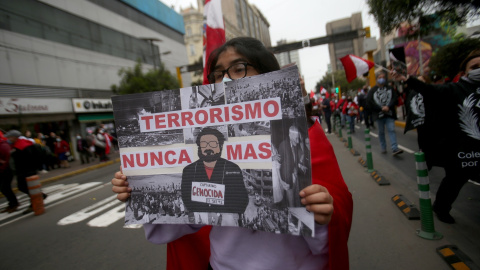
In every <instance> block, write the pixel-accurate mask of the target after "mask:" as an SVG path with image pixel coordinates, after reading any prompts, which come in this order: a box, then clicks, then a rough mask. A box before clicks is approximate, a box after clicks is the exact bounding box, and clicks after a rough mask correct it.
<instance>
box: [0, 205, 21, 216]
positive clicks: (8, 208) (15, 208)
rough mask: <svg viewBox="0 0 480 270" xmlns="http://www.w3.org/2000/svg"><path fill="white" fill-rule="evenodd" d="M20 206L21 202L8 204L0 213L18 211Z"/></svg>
mask: <svg viewBox="0 0 480 270" xmlns="http://www.w3.org/2000/svg"><path fill="white" fill-rule="evenodd" d="M18 206H20V204H17V205H16V206H8V207H7V208H5V209H3V210H2V211H0V213H9V214H10V213H13V212H15V211H17V208H18Z"/></svg>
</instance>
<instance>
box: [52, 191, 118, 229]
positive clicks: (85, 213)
mask: <svg viewBox="0 0 480 270" xmlns="http://www.w3.org/2000/svg"><path fill="white" fill-rule="evenodd" d="M118 203H122V202H120V201H117V196H116V195H113V196H112V197H109V198H106V199H104V200H101V201H99V202H97V203H96V204H93V205H91V206H89V207H87V208H84V209H82V210H80V211H78V212H75V213H73V214H71V215H69V216H67V217H64V218H62V219H61V220H60V221H58V222H57V225H69V224H73V223H77V222H80V221H83V220H85V219H87V218H89V217H91V216H93V215H96V214H97V213H100V212H101V211H103V210H105V209H107V208H110V207H112V206H115V205H117V204H118Z"/></svg>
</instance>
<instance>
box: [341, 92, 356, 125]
mask: <svg viewBox="0 0 480 270" xmlns="http://www.w3.org/2000/svg"><path fill="white" fill-rule="evenodd" d="M342 113H343V114H344V115H346V116H347V120H348V122H349V125H350V126H349V128H350V133H355V121H356V120H357V115H358V105H357V104H356V103H355V102H353V99H352V97H351V96H348V97H347V101H346V103H345V105H344V106H343V111H342Z"/></svg>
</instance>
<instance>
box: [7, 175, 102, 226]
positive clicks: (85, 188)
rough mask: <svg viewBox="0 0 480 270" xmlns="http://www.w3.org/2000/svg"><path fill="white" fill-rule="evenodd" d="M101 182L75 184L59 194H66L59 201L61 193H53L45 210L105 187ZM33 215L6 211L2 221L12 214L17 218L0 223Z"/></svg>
mask: <svg viewBox="0 0 480 270" xmlns="http://www.w3.org/2000/svg"><path fill="white" fill-rule="evenodd" d="M101 184H102V183H100V182H91V183H86V184H82V185H78V184H74V185H73V186H75V187H74V188H73V189H74V190H73V191H72V190H65V191H63V192H60V193H59V194H62V195H63V196H64V197H63V199H62V200H61V201H59V200H60V195H56V194H52V195H51V196H50V195H49V196H48V198H47V199H46V200H45V203H48V205H45V210H47V209H49V208H51V207H53V206H56V205H58V204H60V203H64V202H66V201H70V200H73V199H75V198H77V197H80V196H83V195H85V194H87V193H90V192H92V191H95V190H97V189H100V188H102V187H103V186H102V185H101ZM67 186H72V185H67ZM74 192H78V193H77V194H74V195H72V193H74ZM19 197H20V196H19ZM25 197H26V196H25ZM50 197H53V198H50ZM55 201H57V202H55ZM50 202H54V203H50ZM29 204H30V203H29V201H28V202H26V203H24V204H23V205H22V208H27V207H28V205H29ZM19 209H20V208H19ZM4 215H6V217H4ZM32 215H33V213H29V214H24V215H22V212H21V211H18V210H17V211H16V212H13V213H11V214H6V213H3V214H0V221H1V220H2V219H5V218H10V217H12V216H18V217H17V218H14V219H12V220H10V221H8V222H5V223H2V224H0V227H3V226H5V225H8V224H10V223H13V222H15V221H17V220H21V219H24V218H26V217H29V216H32Z"/></svg>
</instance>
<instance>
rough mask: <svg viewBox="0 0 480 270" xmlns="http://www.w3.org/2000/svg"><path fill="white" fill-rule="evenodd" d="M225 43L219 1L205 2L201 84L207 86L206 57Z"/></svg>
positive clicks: (207, 0) (210, 0)
mask: <svg viewBox="0 0 480 270" xmlns="http://www.w3.org/2000/svg"><path fill="white" fill-rule="evenodd" d="M223 43H225V25H224V23H223V15H222V1H221V0H205V5H204V7H203V84H208V79H207V72H208V67H207V63H208V56H209V55H210V53H211V52H212V51H213V50H215V49H216V48H218V47H220V46H222V45H223Z"/></svg>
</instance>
